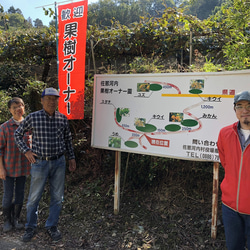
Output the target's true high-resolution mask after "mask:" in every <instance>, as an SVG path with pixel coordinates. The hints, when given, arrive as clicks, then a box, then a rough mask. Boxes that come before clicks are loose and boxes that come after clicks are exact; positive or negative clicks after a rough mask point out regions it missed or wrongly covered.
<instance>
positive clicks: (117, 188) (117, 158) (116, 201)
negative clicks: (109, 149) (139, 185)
mask: <svg viewBox="0 0 250 250" xmlns="http://www.w3.org/2000/svg"><path fill="white" fill-rule="evenodd" d="M120 176H121V152H120V151H116V152H115V191H114V214H118V213H119V208H120Z"/></svg>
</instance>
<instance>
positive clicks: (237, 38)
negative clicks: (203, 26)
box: [211, 0, 250, 70]
mask: <svg viewBox="0 0 250 250" xmlns="http://www.w3.org/2000/svg"><path fill="white" fill-rule="evenodd" d="M249 8H250V2H249V1H248V0H227V1H225V3H224V4H223V5H222V7H221V8H220V9H219V10H217V13H216V14H215V15H214V16H213V18H212V19H211V20H213V21H214V22H213V24H214V25H213V29H214V30H216V31H217V33H219V34H221V36H223V37H224V46H223V52H224V55H225V58H226V61H227V69H228V70H233V69H246V68H250V26H249V23H250V12H249Z"/></svg>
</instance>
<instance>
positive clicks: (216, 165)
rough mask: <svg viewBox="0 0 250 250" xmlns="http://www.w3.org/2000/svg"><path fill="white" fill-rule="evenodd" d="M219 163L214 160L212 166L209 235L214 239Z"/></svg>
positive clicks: (215, 232)
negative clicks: (210, 224)
mask: <svg viewBox="0 0 250 250" xmlns="http://www.w3.org/2000/svg"><path fill="white" fill-rule="evenodd" d="M219 165H220V164H219V163H218V162H214V166H213V197H212V226H211V237H212V238H213V239H216V234H217V215H218V188H219Z"/></svg>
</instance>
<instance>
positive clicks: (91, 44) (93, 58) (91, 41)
mask: <svg viewBox="0 0 250 250" xmlns="http://www.w3.org/2000/svg"><path fill="white" fill-rule="evenodd" d="M90 46H91V54H92V60H93V66H94V74H96V65H95V54H94V45H93V40H92V39H91V40H90Z"/></svg>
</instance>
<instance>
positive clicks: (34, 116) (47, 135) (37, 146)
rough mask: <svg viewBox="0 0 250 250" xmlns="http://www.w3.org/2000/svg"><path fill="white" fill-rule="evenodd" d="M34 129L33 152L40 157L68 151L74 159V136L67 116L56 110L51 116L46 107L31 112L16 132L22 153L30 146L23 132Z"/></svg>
mask: <svg viewBox="0 0 250 250" xmlns="http://www.w3.org/2000/svg"><path fill="white" fill-rule="evenodd" d="M27 131H32V152H33V153H35V154H37V155H38V156H39V157H49V156H58V155H60V154H64V153H65V152H67V154H68V157H69V159H74V158H75V155H74V151H73V147H72V137H71V132H70V129H69V124H68V120H67V117H66V116H65V115H63V114H61V113H60V112H58V111H56V112H55V114H54V115H53V116H49V115H48V114H47V113H46V112H45V110H44V109H42V110H39V111H36V112H34V113H31V114H29V115H28V116H27V117H26V118H25V119H24V121H23V122H22V123H21V124H20V126H19V127H18V129H17V130H16V132H15V141H16V144H17V146H18V147H19V149H20V151H21V152H22V153H24V154H25V153H26V152H27V151H28V150H29V147H28V146H27V144H26V143H25V142H24V140H23V134H24V133H25V132H27Z"/></svg>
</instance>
